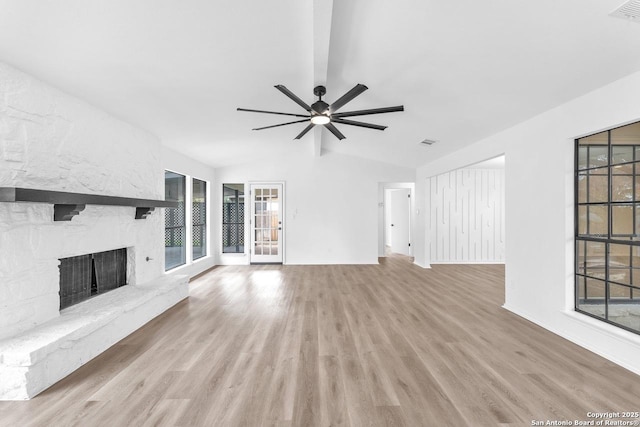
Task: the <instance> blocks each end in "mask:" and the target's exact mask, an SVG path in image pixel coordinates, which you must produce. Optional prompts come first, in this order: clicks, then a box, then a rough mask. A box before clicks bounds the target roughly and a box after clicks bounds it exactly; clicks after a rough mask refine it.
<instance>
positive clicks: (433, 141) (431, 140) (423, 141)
mask: <svg viewBox="0 0 640 427" xmlns="http://www.w3.org/2000/svg"><path fill="white" fill-rule="evenodd" d="M436 142H438V141H436V140H435V139H423V140H422V141H420V144H424V145H427V146H429V145H433V144H435V143H436Z"/></svg>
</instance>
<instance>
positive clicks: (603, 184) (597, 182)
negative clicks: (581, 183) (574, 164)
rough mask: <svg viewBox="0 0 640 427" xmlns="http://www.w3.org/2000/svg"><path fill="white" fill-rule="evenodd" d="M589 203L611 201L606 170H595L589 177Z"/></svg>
mask: <svg viewBox="0 0 640 427" xmlns="http://www.w3.org/2000/svg"><path fill="white" fill-rule="evenodd" d="M588 197H589V200H588V202H589V203H598V202H607V201H609V177H608V175H607V169H606V168H600V169H595V170H593V171H591V174H590V175H589V195H588Z"/></svg>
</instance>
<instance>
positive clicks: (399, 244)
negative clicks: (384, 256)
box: [386, 188, 411, 256]
mask: <svg viewBox="0 0 640 427" xmlns="http://www.w3.org/2000/svg"><path fill="white" fill-rule="evenodd" d="M387 192H388V198H387V203H386V206H388V218H387V222H388V227H387V240H388V248H389V251H390V252H391V253H393V254H400V255H407V256H410V255H411V190H410V189H408V188H398V189H393V190H387Z"/></svg>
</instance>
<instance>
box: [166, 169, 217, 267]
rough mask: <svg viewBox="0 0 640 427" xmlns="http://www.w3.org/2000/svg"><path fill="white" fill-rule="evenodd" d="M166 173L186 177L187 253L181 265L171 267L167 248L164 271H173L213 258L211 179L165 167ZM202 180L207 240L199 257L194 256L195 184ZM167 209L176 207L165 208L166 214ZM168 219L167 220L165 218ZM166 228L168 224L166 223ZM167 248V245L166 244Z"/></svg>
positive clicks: (205, 236)
mask: <svg viewBox="0 0 640 427" xmlns="http://www.w3.org/2000/svg"><path fill="white" fill-rule="evenodd" d="M164 172H165V174H166V173H167V172H170V173H174V174H176V175H181V176H183V177H184V178H185V184H184V186H185V191H184V193H185V196H184V198H185V203H184V204H185V208H184V216H185V219H184V228H185V234H184V241H185V246H184V253H185V262H184V263H182V264H179V265H175V266H172V267H171V268H167V265H166V249H165V263H164V268H165V270H164V272H165V273H172V272H174V271H176V270H178V269H181V268H186V267H188V266H191V265H193V264H195V263H198V262H202V261H203V260H206V259H210V258H211V246H210V242H211V224H210V223H211V221H209V219H210V218H209V214H210V212H211V182H210V181H209V180H206V179H200V178H197V177H194V176H192V175H188V174H185V173H181V172H177V171H175V170H172V169H168V168H165V169H164ZM195 180H197V181H200V182H203V183H204V184H205V191H204V194H205V216H204V221H205V223H204V224H203V225H204V233H203V236H204V240H205V244H204V247H203V251H204V255H202V256H199V257H197V258H194V257H193V227H194V221H193V184H194V181H195ZM165 197H166V181H165ZM166 209H175V208H165V215H166ZM165 221H166V220H165ZM165 230H166V225H165ZM165 245H166V237H165ZM165 248H166V246H165Z"/></svg>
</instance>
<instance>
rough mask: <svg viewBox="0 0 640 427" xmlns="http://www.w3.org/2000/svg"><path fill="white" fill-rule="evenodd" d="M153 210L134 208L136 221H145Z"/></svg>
mask: <svg viewBox="0 0 640 427" xmlns="http://www.w3.org/2000/svg"><path fill="white" fill-rule="evenodd" d="M154 210H155V208H136V219H147V217H148V216H149V215H151V212H153V211H154Z"/></svg>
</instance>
